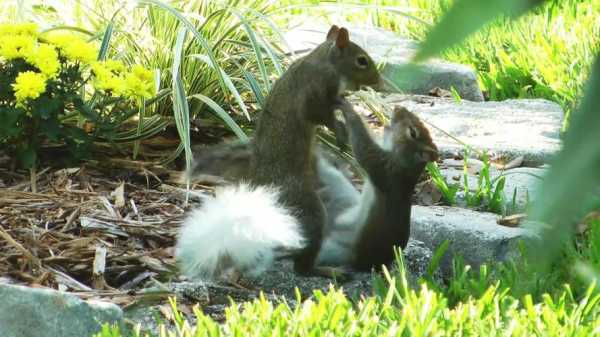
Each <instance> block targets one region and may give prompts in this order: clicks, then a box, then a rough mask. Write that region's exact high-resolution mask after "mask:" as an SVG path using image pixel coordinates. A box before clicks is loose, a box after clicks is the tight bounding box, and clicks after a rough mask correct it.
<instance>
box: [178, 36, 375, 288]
mask: <svg viewBox="0 0 600 337" xmlns="http://www.w3.org/2000/svg"><path fill="white" fill-rule="evenodd" d="M380 82H381V78H380V76H379V72H378V71H377V67H376V65H375V63H374V62H373V60H372V59H371V57H369V55H368V54H367V53H366V52H365V51H364V50H363V49H362V48H360V47H359V46H357V45H356V44H354V43H352V42H351V41H350V39H349V33H348V31H347V30H346V29H345V28H338V27H337V26H332V27H331V29H330V30H329V32H328V34H327V38H326V40H325V42H323V43H322V44H320V45H319V46H317V47H316V48H315V49H314V50H313V51H312V52H310V53H309V54H308V55H306V56H304V57H302V58H300V59H298V60H296V61H295V62H293V63H292V64H291V65H290V67H289V69H288V70H287V71H286V72H285V73H284V74H283V75H282V76H281V78H279V79H278V80H277V81H276V82H275V84H274V85H273V88H272V90H271V92H270V93H269V95H268V96H267V99H266V102H265V107H264V109H263V111H262V113H261V115H260V118H259V120H258V124H257V128H256V131H255V133H254V138H253V140H252V141H251V142H250V143H249V144H248V145H244V144H241V143H230V144H227V145H223V146H222V148H221V149H220V150H221V154H224V155H223V156H222V157H219V156H216V157H215V160H212V161H211V160H206V161H202V160H200V161H198V162H199V163H200V164H196V165H195V166H194V167H193V168H192V171H191V174H192V175H193V174H194V173H196V172H204V173H209V174H210V173H211V172H210V170H203V168H205V165H206V164H210V163H212V164H214V165H216V166H219V165H221V164H220V163H224V164H223V165H221V167H227V166H228V165H227V164H226V163H227V162H228V159H227V158H237V159H236V161H238V162H240V160H239V159H240V157H239V156H238V157H236V153H238V151H239V153H241V157H244V156H246V158H248V157H249V160H248V161H246V162H245V163H244V164H242V165H244V170H239V169H232V171H231V173H233V174H236V173H237V174H240V175H241V176H240V177H238V178H239V179H242V180H244V181H245V182H241V183H238V184H234V185H230V186H225V187H224V188H222V189H221V190H219V191H217V193H216V196H215V197H214V198H207V199H206V200H205V202H204V204H203V205H202V206H200V208H199V209H197V210H195V211H193V212H192V213H191V214H190V215H189V216H188V217H187V219H186V220H185V221H184V223H183V225H182V229H181V232H180V235H179V237H178V242H177V250H176V254H177V257H178V260H179V263H180V266H181V269H182V271H183V273H184V274H186V275H188V276H190V277H192V278H198V279H205V280H206V279H218V278H221V277H223V275H230V274H237V273H242V274H247V275H251V276H252V275H254V276H256V275H258V274H260V273H261V272H262V271H264V270H266V269H267V268H268V267H269V266H270V265H271V263H272V262H273V259H274V258H276V257H277V256H279V255H281V254H285V255H291V256H292V258H293V260H294V269H295V271H296V272H298V273H301V274H317V275H323V276H335V275H336V274H337V270H336V269H332V268H328V267H322V266H315V260H316V257H317V254H318V252H319V250H320V248H321V242H322V236H323V231H324V227H325V225H326V219H327V217H326V213H325V208H324V206H323V203H322V201H321V199H320V196H319V194H318V193H317V188H318V177H317V174H316V165H317V163H316V155H315V153H314V151H315V149H314V148H315V146H314V143H315V138H316V137H315V133H316V128H317V126H318V125H326V126H328V127H329V128H331V129H336V119H335V116H334V113H333V111H334V109H335V108H336V107H339V106H340V105H344V102H345V99H344V98H343V97H342V96H341V94H342V93H343V92H345V91H346V90H357V89H359V88H360V87H361V86H363V85H372V86H376V85H379V83H380ZM245 146H247V147H245ZM226 178H227V177H226Z"/></svg>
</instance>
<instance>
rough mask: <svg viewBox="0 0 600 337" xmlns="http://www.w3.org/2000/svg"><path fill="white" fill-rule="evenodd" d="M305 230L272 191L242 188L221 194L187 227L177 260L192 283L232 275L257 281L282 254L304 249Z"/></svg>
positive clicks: (193, 215)
mask: <svg viewBox="0 0 600 337" xmlns="http://www.w3.org/2000/svg"><path fill="white" fill-rule="evenodd" d="M304 244H305V243H304V238H303V237H302V235H301V229H300V225H299V223H298V220H297V219H296V217H294V216H293V215H292V213H291V212H290V210H288V209H287V208H285V207H284V206H282V205H281V204H280V202H279V191H278V190H277V189H276V188H274V187H268V186H256V187H253V186H249V185H247V184H239V185H233V186H226V187H223V188H222V189H220V190H217V192H216V196H215V197H211V198H207V199H206V200H205V201H204V203H203V205H202V206H201V207H200V208H198V209H196V210H194V211H192V213H191V214H190V215H189V216H188V217H187V219H186V220H185V221H184V223H183V225H182V228H181V231H180V233H179V237H178V239H177V251H176V255H177V259H178V261H179V264H180V267H181V269H182V272H183V273H184V274H185V275H186V276H188V277H189V278H192V279H200V280H216V279H219V278H220V277H223V276H224V275H226V274H227V273H230V272H232V271H237V272H240V273H241V274H242V275H247V276H251V277H255V276H257V275H259V274H261V273H262V272H264V271H265V270H266V269H268V268H269V267H270V266H271V264H272V263H273V261H274V260H275V258H276V257H278V255H277V254H278V252H280V251H281V252H283V253H285V252H286V251H288V252H289V251H294V250H297V249H300V248H302V247H303V246H304Z"/></svg>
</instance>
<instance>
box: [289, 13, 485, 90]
mask: <svg viewBox="0 0 600 337" xmlns="http://www.w3.org/2000/svg"><path fill="white" fill-rule="evenodd" d="M347 28H348V30H349V32H350V40H352V41H353V42H355V43H356V44H358V45H359V46H361V47H362V48H363V49H365V50H366V51H367V52H368V53H369V55H371V57H372V58H373V60H374V61H375V62H377V63H381V64H384V67H383V70H382V74H383V76H384V77H385V78H386V79H388V80H389V81H391V82H392V83H393V84H394V86H395V87H396V88H397V89H398V90H399V92H404V93H413V94H422V95H425V94H428V93H429V91H431V90H432V89H434V88H436V87H437V88H441V89H445V90H450V88H451V87H453V88H454V89H455V90H456V91H457V92H458V93H459V94H460V96H461V97H462V98H464V99H467V100H471V101H483V94H482V93H481V89H480V88H479V85H478V83H477V76H476V75H475V72H474V71H473V70H472V69H471V68H470V67H468V66H465V65H461V64H456V63H449V62H444V61H441V60H439V59H434V60H431V61H429V62H426V63H423V64H420V65H418V66H417V67H416V68H414V69H413V70H412V71H411V74H412V76H408V75H407V69H406V65H407V64H408V63H409V60H410V58H411V57H412V56H413V55H414V53H415V52H416V51H417V48H418V43H417V42H416V41H414V40H410V39H404V38H401V37H399V36H398V35H396V34H395V33H393V32H389V31H386V30H383V29H378V28H364V27H347ZM328 30H329V26H327V25H322V24H305V25H302V26H300V27H297V28H294V29H292V30H290V31H288V32H286V33H285V34H284V37H285V39H286V41H287V43H288V45H289V48H290V49H291V50H293V51H294V52H298V53H299V54H300V55H302V54H303V53H306V52H307V51H309V50H311V49H313V48H314V47H315V46H317V45H318V44H320V43H322V42H323V41H324V40H325V35H326V34H327V31H328ZM413 71H414V72H413ZM389 89H392V88H389ZM392 90H393V89H392Z"/></svg>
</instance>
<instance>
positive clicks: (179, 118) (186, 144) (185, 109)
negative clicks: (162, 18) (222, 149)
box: [172, 27, 192, 167]
mask: <svg viewBox="0 0 600 337" xmlns="http://www.w3.org/2000/svg"><path fill="white" fill-rule="evenodd" d="M186 33H187V31H186V30H185V28H183V27H182V28H180V29H179V32H178V33H177V40H176V41H175V47H174V48H173V54H174V55H173V70H172V74H173V114H174V117H175V125H176V126H177V132H178V133H179V138H180V139H181V144H180V147H181V146H183V148H184V150H185V161H186V167H191V165H192V148H191V144H190V109H189V106H188V102H187V97H186V93H185V88H184V84H183V80H182V79H181V73H180V71H181V69H180V68H181V57H182V52H183V42H184V41H185V36H186Z"/></svg>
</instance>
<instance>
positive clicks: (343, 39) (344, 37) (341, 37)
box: [335, 28, 350, 49]
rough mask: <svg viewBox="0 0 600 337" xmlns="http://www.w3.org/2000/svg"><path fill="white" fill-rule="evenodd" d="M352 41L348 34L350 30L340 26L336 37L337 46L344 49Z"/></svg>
mask: <svg viewBox="0 0 600 337" xmlns="http://www.w3.org/2000/svg"><path fill="white" fill-rule="evenodd" d="M349 43H350V36H349V34H348V30H347V29H346V28H340V31H339V32H338V34H337V38H336V39H335V45H336V47H338V48H340V49H344V48H346V47H348V44H349Z"/></svg>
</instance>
